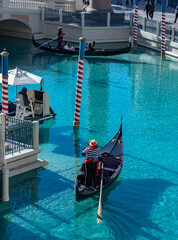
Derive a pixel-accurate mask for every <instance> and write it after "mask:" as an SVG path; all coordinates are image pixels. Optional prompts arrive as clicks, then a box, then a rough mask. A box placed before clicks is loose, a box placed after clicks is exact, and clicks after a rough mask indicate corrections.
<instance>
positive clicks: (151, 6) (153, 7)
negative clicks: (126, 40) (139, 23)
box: [149, 1, 155, 20]
mask: <svg viewBox="0 0 178 240" xmlns="http://www.w3.org/2000/svg"><path fill="white" fill-rule="evenodd" d="M154 11H155V5H154V2H153V1H151V2H150V11H149V16H150V18H151V20H152V19H153V13H154Z"/></svg>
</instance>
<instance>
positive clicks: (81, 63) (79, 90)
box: [73, 36, 86, 128]
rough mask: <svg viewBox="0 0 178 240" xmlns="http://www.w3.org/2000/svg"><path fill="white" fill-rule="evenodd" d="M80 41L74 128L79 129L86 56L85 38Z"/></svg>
mask: <svg viewBox="0 0 178 240" xmlns="http://www.w3.org/2000/svg"><path fill="white" fill-rule="evenodd" d="M79 40H80V50H79V59H78V74H77V88H76V98H75V113H74V122H73V127H74V128H79V126H80V105H81V97H82V81H83V68H84V56H85V41H86V39H85V37H84V36H82V37H81V38H79Z"/></svg>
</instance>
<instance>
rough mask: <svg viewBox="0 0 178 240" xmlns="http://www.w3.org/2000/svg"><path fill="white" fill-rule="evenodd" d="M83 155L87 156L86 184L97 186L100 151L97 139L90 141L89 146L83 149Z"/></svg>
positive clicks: (87, 185)
mask: <svg viewBox="0 0 178 240" xmlns="http://www.w3.org/2000/svg"><path fill="white" fill-rule="evenodd" d="M82 155H83V156H86V157H85V172H86V176H85V186H86V187H91V186H92V187H94V188H96V174H98V164H99V161H98V158H99V156H100V152H99V150H98V148H97V142H96V141H95V140H91V141H90V145H89V147H86V148H85V149H84V150H83V151H82Z"/></svg>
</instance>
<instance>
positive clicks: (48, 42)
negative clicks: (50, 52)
mask: <svg viewBox="0 0 178 240" xmlns="http://www.w3.org/2000/svg"><path fill="white" fill-rule="evenodd" d="M57 38H58V37H55V38H53V39H52V40H49V41H47V42H45V43H43V44H41V45H40V46H38V47H36V48H33V49H31V50H29V52H33V51H35V50H37V49H38V48H40V47H42V46H44V45H46V44H47V43H50V42H52V41H54V40H56V39H57Z"/></svg>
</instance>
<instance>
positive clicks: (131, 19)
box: [130, 12, 133, 27]
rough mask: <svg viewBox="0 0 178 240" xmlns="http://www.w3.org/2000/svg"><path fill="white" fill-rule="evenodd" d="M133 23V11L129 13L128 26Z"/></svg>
mask: <svg viewBox="0 0 178 240" xmlns="http://www.w3.org/2000/svg"><path fill="white" fill-rule="evenodd" d="M132 25H133V12H131V13H130V27H132Z"/></svg>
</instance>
